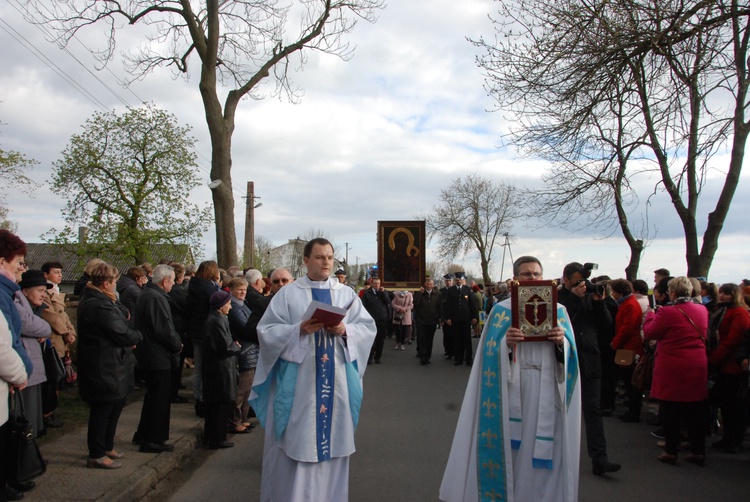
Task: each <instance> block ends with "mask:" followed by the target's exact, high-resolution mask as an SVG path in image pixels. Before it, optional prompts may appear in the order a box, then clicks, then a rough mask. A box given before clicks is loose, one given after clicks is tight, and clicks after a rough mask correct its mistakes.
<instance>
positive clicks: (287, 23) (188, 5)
mask: <svg viewBox="0 0 750 502" xmlns="http://www.w3.org/2000/svg"><path fill="white" fill-rule="evenodd" d="M382 7H383V0H297V1H289V2H278V1H276V0H224V1H219V0H201V1H190V0H151V1H146V0H123V1H114V0H104V1H102V0H96V1H95V0H86V1H81V0H60V1H57V2H54V3H53V4H50V2H47V1H45V0H26V8H27V13H28V16H27V19H29V20H30V21H31V22H35V23H39V24H44V25H46V26H48V27H52V28H54V29H56V30H57V32H58V34H59V38H57V39H56V40H55V41H56V42H59V43H60V44H63V45H64V44H66V43H67V42H68V41H69V40H70V39H71V38H72V37H73V36H75V35H76V34H77V33H78V32H79V31H80V30H81V29H83V28H88V27H91V26H95V27H96V29H101V27H102V26H103V28H104V30H105V33H106V46H105V47H104V48H103V50H101V52H100V53H99V54H100V56H101V59H102V62H103V63H104V64H106V63H107V62H109V61H110V60H111V59H112V57H113V55H114V51H115V42H116V36H117V34H118V30H120V29H124V28H122V22H123V21H124V22H125V23H126V24H127V25H135V24H141V25H147V26H148V27H149V29H150V34H149V35H147V43H145V44H143V45H141V46H140V47H139V48H138V49H137V50H134V51H132V52H129V53H127V54H126V55H125V58H126V66H127V69H128V71H129V73H130V74H131V75H133V79H134V80H135V79H140V78H143V77H144V76H146V75H147V74H149V73H150V72H151V71H153V70H154V69H156V68H157V67H169V68H171V69H172V70H173V71H175V72H177V73H178V74H182V75H184V76H186V77H187V76H189V70H190V69H191V68H192V66H193V65H194V64H196V63H197V66H198V68H199V69H200V80H199V83H198V88H199V90H200V93H201V98H202V100H203V107H204V111H205V115H206V123H207V125H208V130H209V134H210V137H211V150H212V151H211V179H212V180H220V181H221V184H220V185H219V186H218V187H216V188H215V189H214V190H213V191H212V197H213V204H214V213H215V219H216V245H217V257H218V261H219V264H220V265H221V266H229V265H231V264H232V263H233V262H234V260H235V256H234V254H235V250H236V248H237V237H236V233H235V226H234V196H233V193H232V176H231V169H232V135H233V133H234V127H235V114H236V112H237V106H238V105H239V103H240V100H241V99H242V98H243V97H246V96H250V97H252V98H253V99H260V97H261V93H260V92H259V88H260V84H261V83H262V82H264V81H265V80H266V79H268V78H269V77H271V76H272V77H271V79H272V81H273V82H274V84H275V87H274V90H273V91H272V93H273V94H275V95H286V96H288V97H289V98H290V99H291V100H292V101H295V100H297V99H298V98H299V96H300V93H299V89H298V88H297V87H296V85H295V84H294V82H293V81H292V80H291V76H290V73H293V71H294V70H295V69H296V68H297V67H298V66H302V65H304V63H305V62H306V59H307V56H308V54H309V52H310V51H320V52H324V53H328V54H334V55H337V56H339V57H341V58H343V59H347V58H348V57H349V56H350V55H351V51H352V48H351V47H350V46H349V44H348V43H346V42H345V41H344V39H343V36H344V35H345V34H347V33H348V32H350V31H351V30H352V29H353V28H354V26H355V24H356V22H357V20H359V19H364V20H366V21H371V22H372V21H374V20H375V13H376V11H377V10H378V9H380V8H382ZM33 13H35V14H36V16H41V19H40V18H39V17H35V16H34V15H33ZM297 25H298V26H299V28H297V27H296V26H297ZM295 55H296V57H297V59H296V62H295V61H294V60H293V59H292V57H293V56H295ZM196 58H197V60H196ZM290 70H292V71H291V72H290ZM222 85H226V86H229V87H230V90H229V91H228V92H227V95H226V98H225V99H224V101H223V103H222V99H221V98H220V95H219V86H222Z"/></svg>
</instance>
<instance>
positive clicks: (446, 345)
mask: <svg viewBox="0 0 750 502" xmlns="http://www.w3.org/2000/svg"><path fill="white" fill-rule="evenodd" d="M443 284H444V286H443V287H442V288H440V298H441V300H442V301H443V305H442V310H443V349H444V350H445V358H446V359H451V358H452V357H453V352H454V349H453V347H454V343H453V327H452V326H451V325H450V324H447V323H446V322H445V302H446V300H447V299H448V290H449V289H451V288H452V287H453V274H445V275H444V276H443Z"/></svg>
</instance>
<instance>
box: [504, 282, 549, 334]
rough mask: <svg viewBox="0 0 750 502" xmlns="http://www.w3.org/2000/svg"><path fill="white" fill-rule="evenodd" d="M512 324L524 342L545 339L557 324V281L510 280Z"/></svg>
mask: <svg viewBox="0 0 750 502" xmlns="http://www.w3.org/2000/svg"><path fill="white" fill-rule="evenodd" d="M510 296H511V308H512V310H513V312H512V316H511V319H512V325H513V327H514V328H518V329H520V330H521V332H522V333H523V336H524V341H525V342H538V341H546V340H547V334H548V333H549V330H551V329H552V328H554V327H556V326H557V281H512V282H511V284H510Z"/></svg>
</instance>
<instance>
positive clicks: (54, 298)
mask: <svg viewBox="0 0 750 502" xmlns="http://www.w3.org/2000/svg"><path fill="white" fill-rule="evenodd" d="M44 303H45V305H47V308H46V309H42V319H44V320H45V321H47V323H49V325H50V326H51V327H52V336H50V340H52V346H53V347H54V348H55V350H57V355H59V356H60V357H64V356H65V340H63V335H66V334H68V333H71V334H73V335H75V334H76V330H75V328H74V327H73V323H71V322H70V318H69V317H68V314H66V313H65V294H64V293H56V292H55V290H54V289H48V290H47V296H45V297H44Z"/></svg>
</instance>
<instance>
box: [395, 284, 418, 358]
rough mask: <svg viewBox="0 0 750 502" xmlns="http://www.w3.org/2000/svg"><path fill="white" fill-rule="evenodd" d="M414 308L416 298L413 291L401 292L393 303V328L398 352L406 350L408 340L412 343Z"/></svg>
mask: <svg viewBox="0 0 750 502" xmlns="http://www.w3.org/2000/svg"><path fill="white" fill-rule="evenodd" d="M413 306H414V297H413V296H412V294H411V291H399V292H398V293H396V295H395V296H394V297H393V300H392V301H391V307H392V308H393V327H394V330H395V331H396V346H395V347H394V349H396V350H399V349H400V350H406V347H405V346H404V344H405V343H406V341H407V340H409V343H411V341H410V339H411V309H412V307H413Z"/></svg>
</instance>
